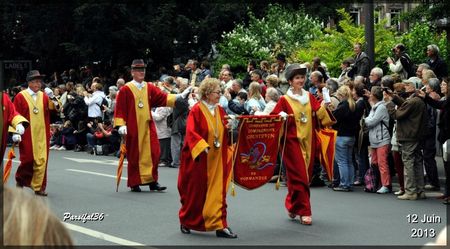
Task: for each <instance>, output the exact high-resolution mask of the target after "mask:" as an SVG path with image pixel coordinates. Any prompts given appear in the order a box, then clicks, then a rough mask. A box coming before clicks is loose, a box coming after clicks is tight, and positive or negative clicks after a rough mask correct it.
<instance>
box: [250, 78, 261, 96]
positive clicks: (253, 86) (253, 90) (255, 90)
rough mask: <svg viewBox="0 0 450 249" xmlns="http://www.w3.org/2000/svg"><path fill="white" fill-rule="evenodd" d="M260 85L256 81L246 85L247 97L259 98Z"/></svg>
mask: <svg viewBox="0 0 450 249" xmlns="http://www.w3.org/2000/svg"><path fill="white" fill-rule="evenodd" d="M261 92H262V90H261V85H260V84H259V83H258V82H255V81H253V82H252V83H250V85H249V86H248V98H249V99H250V98H254V99H260V98H261Z"/></svg>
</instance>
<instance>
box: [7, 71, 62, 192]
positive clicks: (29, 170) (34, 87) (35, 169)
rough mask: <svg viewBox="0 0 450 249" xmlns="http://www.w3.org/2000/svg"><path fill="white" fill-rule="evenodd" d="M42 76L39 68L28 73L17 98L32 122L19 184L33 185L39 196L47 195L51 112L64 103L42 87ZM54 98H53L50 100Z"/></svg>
mask: <svg viewBox="0 0 450 249" xmlns="http://www.w3.org/2000/svg"><path fill="white" fill-rule="evenodd" d="M42 78H44V75H41V74H40V73H39V71H38V70H32V71H30V72H28V74H27V82H28V88H27V89H25V90H23V91H21V92H20V93H18V94H17V95H16V97H15V98H14V106H15V108H16V110H17V112H19V113H20V114H21V115H22V116H24V117H25V118H26V119H28V121H29V122H30V127H29V129H27V130H26V131H25V133H24V135H23V143H20V146H19V151H20V165H19V167H18V169H17V172H16V182H17V186H18V187H24V186H26V187H30V188H31V189H33V191H34V193H35V194H36V195H41V196H47V192H45V189H46V186H47V163H48V151H49V143H50V111H56V110H57V109H58V108H59V106H61V105H60V104H59V103H58V101H57V100H56V99H55V98H54V97H53V96H48V95H50V94H49V93H47V94H44V93H43V92H42V91H40V89H41V85H42ZM49 97H50V98H52V99H49Z"/></svg>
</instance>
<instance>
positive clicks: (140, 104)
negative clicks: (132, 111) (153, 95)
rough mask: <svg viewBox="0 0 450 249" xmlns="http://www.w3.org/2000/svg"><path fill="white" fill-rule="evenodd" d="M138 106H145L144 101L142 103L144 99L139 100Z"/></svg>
mask: <svg viewBox="0 0 450 249" xmlns="http://www.w3.org/2000/svg"><path fill="white" fill-rule="evenodd" d="M138 107H139V108H143V107H144V103H142V100H139V103H138Z"/></svg>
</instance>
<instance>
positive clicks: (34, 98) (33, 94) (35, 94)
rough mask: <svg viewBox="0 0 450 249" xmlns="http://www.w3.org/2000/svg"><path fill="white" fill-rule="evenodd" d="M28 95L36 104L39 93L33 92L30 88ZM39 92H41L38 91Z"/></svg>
mask: <svg viewBox="0 0 450 249" xmlns="http://www.w3.org/2000/svg"><path fill="white" fill-rule="evenodd" d="M27 91H28V93H29V94H30V95H31V97H32V98H33V100H34V101H35V102H36V99H37V93H35V92H33V90H31V89H30V88H29V87H28V88H27ZM38 92H39V91H38Z"/></svg>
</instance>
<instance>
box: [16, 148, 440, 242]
mask: <svg viewBox="0 0 450 249" xmlns="http://www.w3.org/2000/svg"><path fill="white" fill-rule="evenodd" d="M16 151H17V150H16ZM17 154H18V153H17ZM117 161H118V159H117V158H115V157H112V156H94V155H88V154H87V153H85V152H73V151H51V152H50V162H49V167H48V184H47V186H48V187H47V191H48V193H49V196H48V197H44V198H45V199H46V201H47V202H48V204H49V206H50V207H51V209H52V210H53V211H54V213H55V214H56V215H57V216H58V217H59V218H60V219H61V220H63V219H64V214H65V213H70V214H71V215H83V214H92V213H99V215H101V214H103V215H104V218H103V220H102V221H86V222H82V221H70V220H66V221H65V223H66V224H68V225H67V226H68V228H69V229H70V231H71V234H72V236H73V239H74V241H75V243H76V244H77V245H150V246H177V245H190V246H194V245H210V246H215V245H223V246H226V245H265V246H277V245H290V246H306V245H329V246H344V245H361V246H364V245H378V246H390V245H391V246H392V245H405V246H412V245H419V246H420V245H424V244H425V243H427V242H430V241H434V240H435V237H436V236H437V234H438V233H439V232H440V231H441V229H443V228H444V226H445V224H446V222H447V213H446V208H447V206H446V205H443V204H442V203H441V201H440V200H437V199H436V198H434V197H436V196H437V195H439V192H427V194H428V196H429V198H428V199H426V200H419V201H400V200H397V199H396V196H394V195H393V194H385V195H381V194H371V193H365V192H364V191H363V189H362V187H357V188H356V190H355V191H354V192H348V193H346V192H334V191H332V190H331V189H329V188H327V187H319V188H317V187H316V188H312V189H311V202H312V211H313V225H312V226H304V225H301V224H300V222H299V221H298V220H295V221H292V220H291V219H289V218H288V216H287V213H286V210H285V208H284V198H285V195H286V191H287V189H286V188H285V187H281V189H280V190H278V191H277V190H275V185H274V184H270V183H269V184H266V185H265V186H263V187H261V188H259V189H256V190H254V191H247V190H244V189H241V188H239V187H236V196H235V197H232V196H231V195H230V191H229V195H228V198H227V200H228V209H227V210H228V223H229V225H230V227H231V228H232V229H233V231H234V232H235V233H237V234H238V235H239V238H238V239H234V240H232V239H223V238H217V237H216V236H215V233H214V232H208V233H201V232H193V233H192V234H190V235H185V234H182V233H181V232H180V230H179V220H178V210H179V208H180V203H179V195H178V190H177V177H178V170H177V169H173V168H166V167H162V168H160V170H159V177H160V180H159V182H160V183H161V184H162V185H165V186H167V187H168V189H167V190H166V191H165V192H162V193H158V192H149V191H148V189H147V188H143V187H142V189H143V190H144V191H143V192H141V193H133V192H130V191H129V189H128V188H127V187H126V180H125V178H126V176H127V174H126V168H125V167H124V170H123V175H122V177H123V178H124V179H123V180H122V181H121V185H120V188H119V192H117V193H116V192H115V175H116V169H117ZM17 166H18V162H17V161H14V163H13V171H12V174H11V178H10V181H9V182H8V185H11V186H14V185H15V181H14V179H13V177H14V173H15V171H16V168H17ZM439 167H440V173H441V176H443V169H442V162H439ZM395 186H396V185H394V187H395ZM27 191H29V192H30V193H31V190H29V189H27ZM40 198H43V197H40ZM67 215H68V214H66V216H67ZM408 215H409V216H410V217H411V218H414V217H415V215H417V217H418V223H412V222H410V221H408V218H407V217H408ZM424 215H426V216H433V217H435V218H436V217H439V218H440V219H441V221H440V222H426V223H424V222H420V219H421V218H422V217H423V216H424ZM433 231H434V233H435V236H433ZM415 235H417V237H418V238H413V237H414V236H415Z"/></svg>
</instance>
